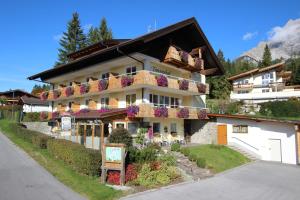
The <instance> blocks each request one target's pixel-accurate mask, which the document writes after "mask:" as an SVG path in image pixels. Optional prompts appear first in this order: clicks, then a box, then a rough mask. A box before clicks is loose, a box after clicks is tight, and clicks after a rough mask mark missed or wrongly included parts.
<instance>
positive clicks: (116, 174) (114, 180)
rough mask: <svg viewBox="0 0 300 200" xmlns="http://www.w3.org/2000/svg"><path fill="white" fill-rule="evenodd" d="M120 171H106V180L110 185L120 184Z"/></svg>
mask: <svg viewBox="0 0 300 200" xmlns="http://www.w3.org/2000/svg"><path fill="white" fill-rule="evenodd" d="M120 177H121V175H120V171H116V170H109V171H108V172H107V182H108V183H110V184H112V185H120Z"/></svg>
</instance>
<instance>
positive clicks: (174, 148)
mask: <svg viewBox="0 0 300 200" xmlns="http://www.w3.org/2000/svg"><path fill="white" fill-rule="evenodd" d="M171 151H177V152H179V151H180V144H179V143H177V142H176V143H173V144H172V145H171Z"/></svg>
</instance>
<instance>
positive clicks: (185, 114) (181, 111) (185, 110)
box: [177, 108, 190, 118]
mask: <svg viewBox="0 0 300 200" xmlns="http://www.w3.org/2000/svg"><path fill="white" fill-rule="evenodd" d="M189 114H190V111H189V109H188V108H180V109H179V111H178V112H177V117H179V118H189Z"/></svg>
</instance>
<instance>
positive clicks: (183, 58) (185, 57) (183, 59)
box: [180, 51, 189, 63]
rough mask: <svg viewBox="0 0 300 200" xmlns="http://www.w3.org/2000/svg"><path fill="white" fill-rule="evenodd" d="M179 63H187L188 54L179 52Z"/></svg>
mask: <svg viewBox="0 0 300 200" xmlns="http://www.w3.org/2000/svg"><path fill="white" fill-rule="evenodd" d="M180 58H181V61H182V62H184V63H189V53H188V52H186V51H180Z"/></svg>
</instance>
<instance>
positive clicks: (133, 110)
mask: <svg viewBox="0 0 300 200" xmlns="http://www.w3.org/2000/svg"><path fill="white" fill-rule="evenodd" d="M139 110H140V109H139V107H138V106H129V107H128V108H127V117H129V118H131V117H135V116H136V115H137V114H138V112H139Z"/></svg>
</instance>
